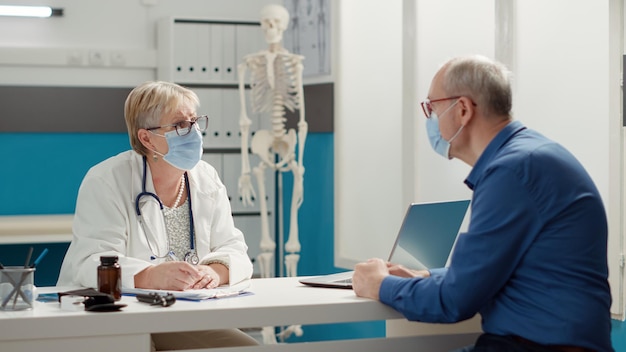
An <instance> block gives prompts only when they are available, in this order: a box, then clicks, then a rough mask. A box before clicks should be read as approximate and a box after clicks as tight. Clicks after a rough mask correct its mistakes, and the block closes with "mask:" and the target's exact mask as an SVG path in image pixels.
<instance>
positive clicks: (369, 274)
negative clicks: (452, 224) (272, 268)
mask: <svg viewBox="0 0 626 352" xmlns="http://www.w3.org/2000/svg"><path fill="white" fill-rule="evenodd" d="M422 108H423V109H424V113H425V115H426V118H427V120H426V124H427V131H428V138H429V139H430V142H431V145H432V146H433V149H434V150H435V151H436V152H437V153H439V154H441V155H442V156H444V157H445V158H447V159H452V158H457V159H460V160H462V161H463V162H465V163H467V164H468V165H470V166H472V167H473V169H472V171H471V172H470V174H469V176H468V177H467V178H466V180H465V183H466V185H467V186H468V187H469V188H470V189H472V190H473V192H474V193H473V197H472V203H471V204H472V205H471V219H470V224H469V228H468V231H467V232H466V233H463V234H461V235H460V236H459V239H458V243H457V245H456V248H455V250H454V253H453V255H452V260H451V263H450V266H449V267H447V268H440V269H433V270H430V271H426V272H423V271H422V272H418V271H414V270H410V269H408V268H404V267H401V266H398V265H394V264H393V263H385V262H384V261H383V260H381V259H370V260H368V261H367V262H365V263H359V264H357V266H356V268H355V274H354V277H353V287H354V291H355V293H356V294H357V295H358V296H362V297H369V298H373V299H379V300H380V301H381V302H383V303H385V304H388V305H390V306H392V307H393V308H395V309H396V310H398V311H400V312H402V313H403V314H404V315H405V316H406V317H407V318H408V319H409V320H415V321H422V322H437V323H453V322H458V321H461V320H465V319H468V318H471V317H472V316H474V315H475V314H476V313H480V314H481V316H482V328H483V331H484V333H483V334H482V335H481V336H480V337H479V339H478V340H477V341H476V344H475V346H470V347H467V348H465V349H464V351H476V352H478V351H613V348H612V347H611V339H610V330H611V323H610V305H611V295H610V291H609V285H608V281H607V277H608V267H607V221H606V214H605V210H604V206H603V203H602V199H601V198H600V194H599V193H598V190H597V189H596V186H595V185H594V183H593V181H592V180H591V178H590V177H589V175H588V174H587V172H586V171H585V169H584V168H583V166H582V165H581V164H580V163H579V162H578V161H577V160H576V158H575V157H574V156H573V155H572V154H571V153H570V152H568V151H567V150H566V149H565V148H563V147H562V146H561V145H559V144H557V143H555V142H553V141H551V140H549V139H547V138H546V137H544V136H542V135H541V134H539V133H537V132H535V131H533V130H530V129H528V128H526V127H525V126H524V125H523V124H522V123H520V122H519V121H514V120H513V118H512V115H511V108H512V94H511V84H510V80H509V72H508V71H507V70H506V68H505V67H504V66H503V65H501V64H500V63H497V62H493V61H491V60H489V59H486V58H484V57H478V56H472V57H461V58H455V59H452V60H450V61H448V62H446V63H445V64H444V65H443V66H442V67H441V69H440V70H439V71H438V72H437V74H436V75H435V77H434V78H433V80H432V83H431V87H430V91H429V94H428V99H427V100H426V101H424V102H423V103H422Z"/></svg>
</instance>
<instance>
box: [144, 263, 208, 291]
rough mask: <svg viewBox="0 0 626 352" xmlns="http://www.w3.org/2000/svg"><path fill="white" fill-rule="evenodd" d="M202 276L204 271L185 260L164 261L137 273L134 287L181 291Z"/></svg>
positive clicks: (192, 284) (191, 285)
mask: <svg viewBox="0 0 626 352" xmlns="http://www.w3.org/2000/svg"><path fill="white" fill-rule="evenodd" d="M203 276H204V273H202V272H201V271H200V270H199V269H198V268H197V267H196V266H194V265H191V264H189V263H187V262H179V261H173V262H164V263H160V264H158V265H154V266H149V267H147V268H146V269H144V270H142V271H140V272H139V273H137V274H136V275H135V287H137V288H148V289H157V290H174V291H183V290H186V289H188V288H191V287H193V286H194V285H195V284H196V283H197V282H198V281H200V280H201V279H202V277H203Z"/></svg>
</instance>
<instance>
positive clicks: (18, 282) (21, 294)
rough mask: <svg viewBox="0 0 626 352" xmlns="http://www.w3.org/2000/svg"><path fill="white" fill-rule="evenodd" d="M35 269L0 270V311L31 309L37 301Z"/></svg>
mask: <svg viewBox="0 0 626 352" xmlns="http://www.w3.org/2000/svg"><path fill="white" fill-rule="evenodd" d="M34 282H35V268H24V267H4V268H3V269H0V310H26V309H32V308H33V305H34V302H35V299H37V288H36V287H35V284H34Z"/></svg>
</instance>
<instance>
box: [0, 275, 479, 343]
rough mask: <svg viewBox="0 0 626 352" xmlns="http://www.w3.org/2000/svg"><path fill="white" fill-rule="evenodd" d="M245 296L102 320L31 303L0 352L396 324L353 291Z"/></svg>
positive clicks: (256, 291)
mask: <svg viewBox="0 0 626 352" xmlns="http://www.w3.org/2000/svg"><path fill="white" fill-rule="evenodd" d="M250 291H251V292H253V294H249V295H244V296H239V297H233V298H223V299H215V300H208V301H202V302H190V301H182V300H178V301H177V302H176V303H175V304H174V305H173V306H171V307H156V306H150V305H148V304H145V303H140V302H138V301H137V300H136V299H135V298H134V297H129V296H124V297H123V298H122V303H126V304H128V306H127V307H125V308H124V309H123V310H122V311H120V312H109V313H95V312H85V311H80V312H66V311H62V310H60V308H59V304H58V303H41V302H37V303H36V305H35V308H34V309H33V310H31V311H17V312H6V311H0V350H1V351H3V352H9V351H10V352H13V351H15V352H21V351H44V350H48V351H89V352H99V351H102V352H105V351H106V352H110V351H120V352H122V351H149V350H150V349H149V346H150V333H156V332H175V331H192V330H209V329H223V328H246V327H262V326H285V325H291V324H303V325H306V324H323V323H338V322H359V321H373V320H387V319H403V318H402V316H401V315H400V314H399V313H398V312H396V311H394V310H393V309H391V308H389V307H387V306H385V305H383V304H382V303H380V302H377V301H372V300H368V299H362V298H358V297H356V296H355V295H354V293H353V292H352V290H341V289H324V288H313V287H306V286H303V285H301V284H300V283H298V279H297V278H271V279H254V280H252V285H251V287H250ZM474 339H475V334H463V335H455V336H454V338H446V337H442V336H441V335H440V336H421V337H415V336H402V337H397V338H383V339H357V340H347V341H325V342H316V343H313V342H309V343H294V344H278V345H264V346H258V347H257V346H254V347H242V348H218V349H211V350H210V351H216V352H217V351H223V352H226V351H320V350H327V351H351V350H355V351H356V350H358V351H383V350H388V351H422V350H423V351H429V352H432V351H438V350H440V351H447V350H449V349H451V348H453V347H455V346H462V345H465V344H468V343H471V342H472V341H474ZM433 344H435V345H437V348H434V347H433V346H432V345H433ZM418 346H423V349H422V348H418ZM189 351H191V350H189ZM194 351H198V350H194Z"/></svg>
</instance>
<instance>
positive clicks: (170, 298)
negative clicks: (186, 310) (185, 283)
mask: <svg viewBox="0 0 626 352" xmlns="http://www.w3.org/2000/svg"><path fill="white" fill-rule="evenodd" d="M137 300H139V302H144V303H150V305H152V306H163V307H169V306H171V305H172V304H174V303H176V297H174V295H173V294H171V293H167V294H164V295H163V294H158V293H156V292H151V293H147V294H143V293H139V294H137Z"/></svg>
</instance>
